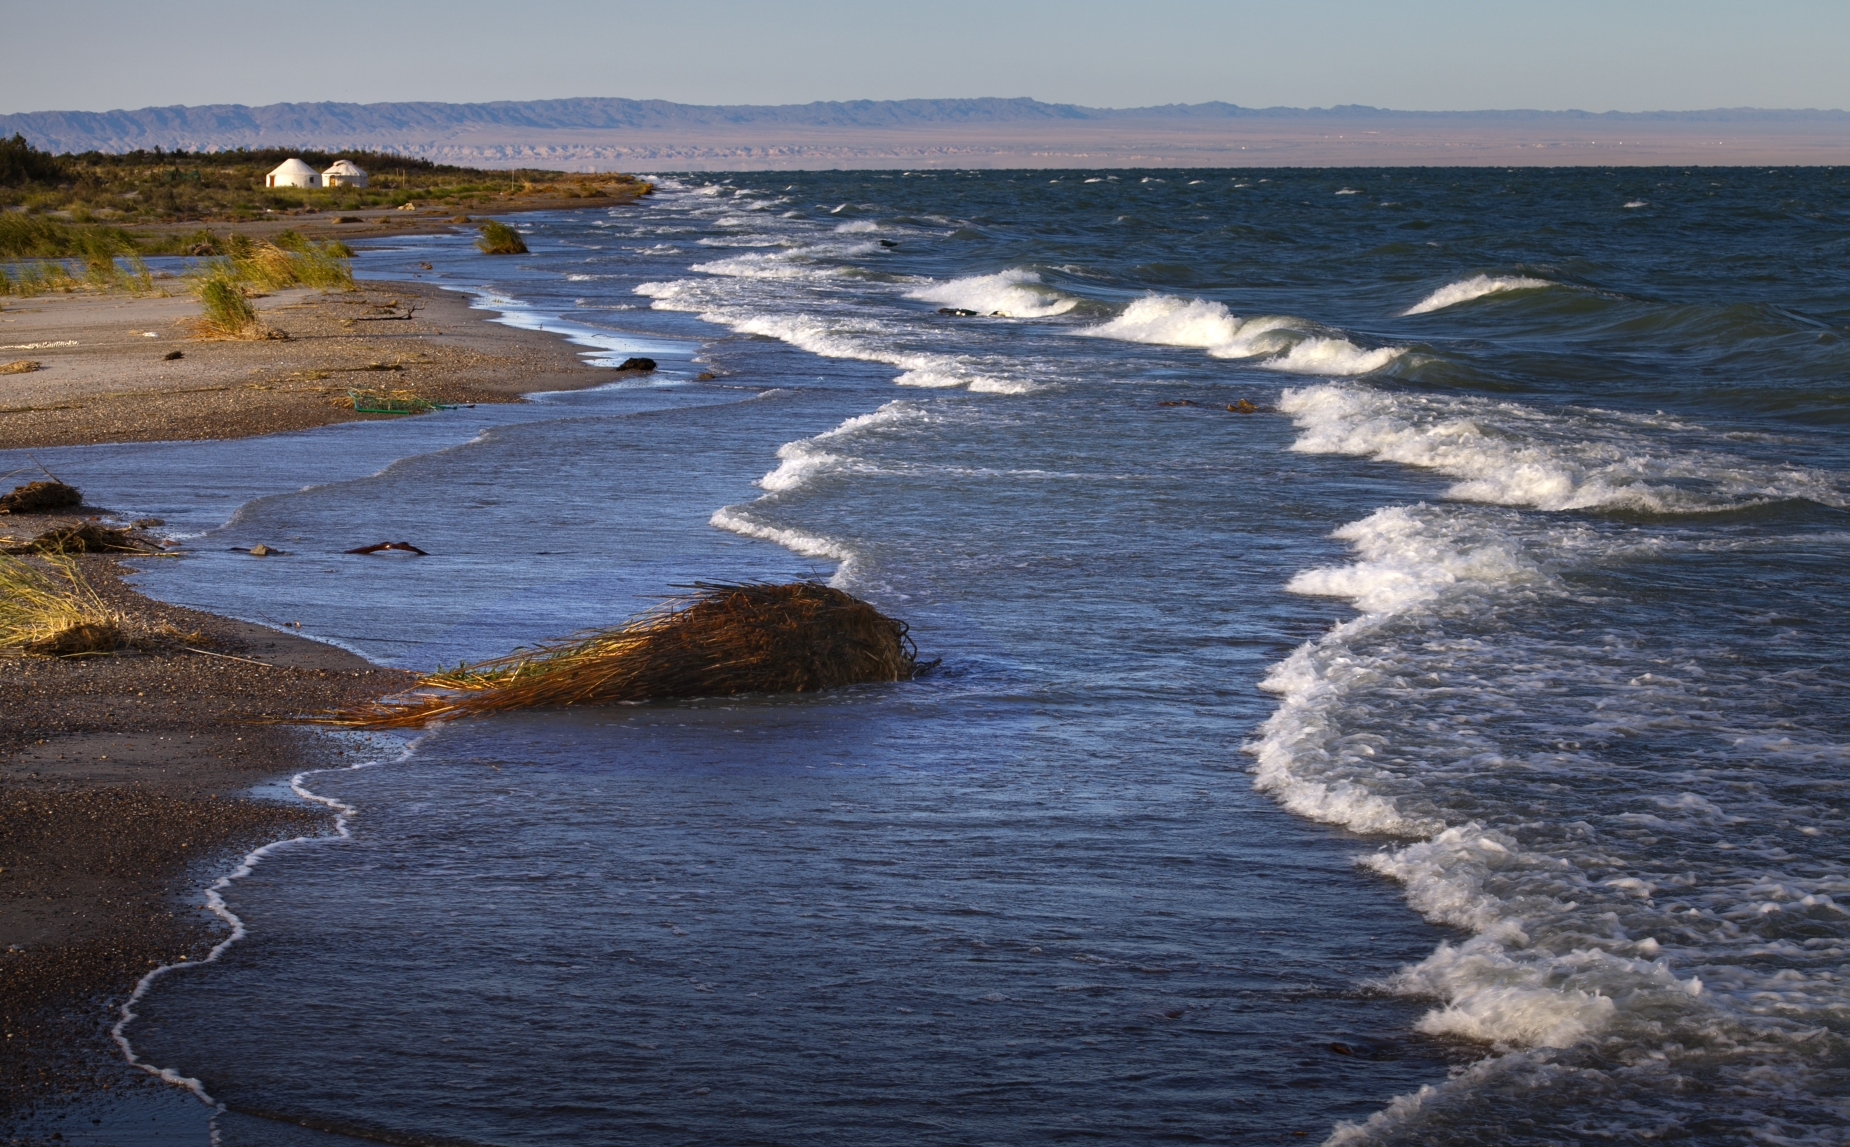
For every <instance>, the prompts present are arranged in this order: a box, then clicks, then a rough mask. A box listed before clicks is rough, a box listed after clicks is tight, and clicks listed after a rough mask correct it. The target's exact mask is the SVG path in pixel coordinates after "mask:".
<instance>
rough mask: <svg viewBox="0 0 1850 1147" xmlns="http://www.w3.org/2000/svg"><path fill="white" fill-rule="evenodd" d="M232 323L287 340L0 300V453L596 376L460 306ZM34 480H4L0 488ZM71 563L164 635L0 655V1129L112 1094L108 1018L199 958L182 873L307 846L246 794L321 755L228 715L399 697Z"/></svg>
mask: <svg viewBox="0 0 1850 1147" xmlns="http://www.w3.org/2000/svg"><path fill="white" fill-rule="evenodd" d="M176 286H177V285H176ZM255 305H256V306H257V309H258V313H259V317H260V318H261V320H262V321H263V322H264V323H265V324H267V325H269V326H271V327H273V328H276V329H278V330H281V331H283V332H286V334H287V335H288V337H287V338H286V339H272V340H263V341H212V340H205V339H199V338H195V337H192V335H191V334H190V321H191V319H192V318H193V317H194V316H196V315H197V313H198V307H197V304H196V303H195V302H194V301H193V299H192V298H191V297H190V296H186V295H184V294H180V293H176V294H174V295H172V296H169V297H124V296H117V295H101V296H99V295H84V294H78V295H52V296H41V297H38V298H33V299H27V300H7V305H6V306H5V309H4V310H0V347H3V348H4V349H0V361H18V360H21V359H24V360H27V361H31V362H36V363H38V364H40V365H39V366H38V367H37V368H35V369H32V370H29V371H24V372H21V373H10V374H4V375H0V444H3V445H5V446H7V447H12V448H19V447H33V446H62V445H77V444H86V443H107V442H133V441H156V440H169V439H184V438H231V437H245V436H253V435H261V434H269V433H275V432H278V431H285V430H299V429H304V428H307V427H312V426H317V425H322V424H326V423H331V422H337V421H344V420H352V419H363V418H380V417H391V416H389V415H367V414H356V413H355V412H354V411H352V410H351V409H345V408H342V407H340V406H336V405H334V404H332V403H331V402H330V399H333V398H337V397H339V396H341V395H343V394H345V392H346V390H347V389H348V388H349V387H368V386H370V387H385V388H391V389H408V390H414V391H416V392H417V393H418V394H419V395H421V396H424V397H427V398H431V399H434V400H437V401H442V402H457V403H479V402H514V401H519V399H520V396H521V395H522V394H523V393H527V392H532V391H539V390H561V389H572V388H578V387H585V386H592V385H596V384H598V383H601V382H605V381H608V380H609V379H611V378H612V377H615V372H612V371H609V370H598V369H593V368H591V367H587V366H585V365H584V364H583V363H582V362H581V361H580V360H579V358H578V357H577V355H576V354H575V353H573V351H572V349H571V348H570V347H569V346H567V345H566V344H565V343H564V342H563V341H562V340H560V339H558V338H555V337H553V336H551V335H545V334H540V333H536V332H531V331H525V330H519V329H516V328H512V327H508V326H505V325H501V324H497V323H492V322H489V321H487V320H486V319H485V318H484V317H483V312H478V311H471V310H470V309H469V308H468V305H467V301H466V300H465V299H464V298H463V297H461V296H458V295H456V294H453V293H449V292H444V291H440V290H437V289H435V288H432V287H429V286H427V285H423V284H418V283H409V282H395V283H366V284H362V289H360V290H356V291H352V292H343V293H323V292H319V291H309V290H292V291H285V292H280V293H278V294H275V295H272V296H269V297H265V298H260V299H257V300H255ZM174 352H178V357H171V358H170V357H168V356H169V355H171V354H173V353H174ZM38 477H41V475H38V474H36V473H33V474H16V475H11V476H9V477H8V478H7V479H5V480H4V481H0V487H4V488H5V489H11V488H12V487H13V486H15V485H17V484H19V483H22V482H25V481H28V480H31V479H34V478H38ZM92 518H93V519H97V520H99V521H100V522H102V523H103V524H105V525H118V526H126V525H128V524H129V523H128V522H126V521H119V520H117V519H116V517H115V516H114V515H113V514H112V513H111V512H110V509H109V507H107V506H92V505H89V504H86V505H85V506H83V507H81V508H80V509H78V510H77V511H75V512H74V513H69V514H63V515H40V514H16V515H3V514H0V544H4V545H16V544H19V543H21V542H24V541H28V540H30V539H31V538H34V537H36V536H38V535H39V534H41V533H43V532H44V531H46V530H49V529H53V528H56V527H59V526H63V525H69V524H73V523H74V522H77V521H81V520H85V519H92ZM146 540H148V541H149V542H153V541H154V539H152V538H147V539H146ZM79 561H80V564H81V566H82V568H83V570H84V573H85V574H86V575H87V576H88V577H89V579H90V580H91V582H92V583H93V584H94V585H95V586H96V587H97V588H98V590H99V591H100V593H101V594H102V595H103V597H104V598H105V599H106V600H107V601H108V603H109V604H110V605H111V606H112V607H113V608H115V609H117V610H118V611H120V613H121V614H122V615H123V616H124V617H125V618H126V619H127V621H128V622H129V624H130V626H131V627H132V628H135V629H138V630H141V631H144V632H148V631H154V630H156V629H162V630H163V631H164V632H166V633H169V634H181V635H184V637H183V638H179V639H171V640H166V641H163V642H160V643H157V647H156V648H155V649H153V650H152V651H129V652H124V653H121V654H117V655H113V656H108V657H93V658H77V659H56V660H54V659H44V658H20V657H10V658H0V959H4V961H5V964H4V975H3V976H0V1024H3V1025H4V1030H5V1032H6V1038H5V1040H4V1041H0V1114H5V1116H6V1118H7V1120H8V1121H9V1122H11V1121H14V1120H17V1119H21V1118H25V1117H26V1113H27V1112H29V1111H31V1110H33V1109H39V1110H41V1111H42V1110H43V1105H44V1104H46V1103H47V1102H54V1103H55V1102H57V1101H59V1100H61V1099H69V1098H73V1097H77V1098H81V1097H83V1096H85V1095H94V1094H98V1093H99V1091H103V1090H107V1089H108V1088H110V1087H111V1086H114V1087H116V1088H118V1089H119V1088H120V1087H122V1086H123V1085H124V1084H125V1083H132V1082H134V1079H133V1078H132V1077H133V1076H135V1075H136V1074H138V1073H132V1072H127V1069H126V1068H125V1067H124V1065H122V1064H121V1061H120V1059H119V1058H118V1057H117V1055H116V1052H115V1049H114V1047H113V1045H112V1044H111V1043H110V1042H109V1039H108V1036H107V1028H108V1023H109V1021H110V1019H111V1018H112V1012H111V1011H110V1004H111V1003H112V1002H115V1001H119V1000H120V999H121V998H122V997H123V996H125V995H126V993H127V992H128V991H129V990H130V989H131V988H132V986H133V985H134V983H135V981H136V980H137V979H138V978H139V977H140V975H142V974H143V973H145V972H146V971H147V970H148V969H149V968H152V967H154V966H156V965H157V964H160V963H167V962H172V961H174V960H176V959H179V958H182V957H191V958H194V959H197V958H199V957H200V956H201V955H203V953H204V952H205V950H206V949H207V948H209V947H210V945H211V944H212V943H214V942H215V941H216V940H217V939H218V938H219V935H220V933H222V928H220V927H217V926H216V923H215V921H213V920H211V919H210V918H209V917H207V916H205V915H204V914H203V913H201V912H199V911H197V907H198V904H197V896H196V890H197V888H198V887H199V886H200V885H201V884H202V883H204V880H205V877H206V874H208V873H211V872H216V871H218V870H219V869H221V868H222V867H223V862H224V861H225V860H226V859H228V858H229V857H231V856H233V855H235V854H236V853H237V852H239V851H241V850H244V849H248V848H250V847H252V846H255V845H257V844H261V843H263V842H266V841H268V840H273V839H276V838H277V837H279V836H283V835H293V834H296V833H300V832H311V833H312V832H316V831H322V830H325V828H326V817H325V816H323V815H322V814H321V813H320V812H318V811H315V810H311V809H308V808H306V807H303V806H301V805H298V804H288V803H280V802H275V801H268V800H255V799H251V798H250V797H248V796H247V795H244V794H245V793H247V791H248V790H249V789H250V788H251V786H252V785H253V784H256V783H258V782H261V781H263V780H266V779H269V778H274V777H276V776H278V775H279V774H284V775H286V774H289V773H293V772H295V771H299V770H301V769H304V768H313V767H316V766H318V765H324V764H329V763H333V762H334V761H335V760H336V759H337V756H336V754H337V752H338V750H337V749H335V748H333V747H332V744H331V742H328V741H326V740H325V739H322V738H318V737H316V736H315V735H313V734H310V733H307V732H304V731H303V730H301V729H298V728H292V727H289V726H285V725H273V724H258V723H252V722H251V721H250V719H251V718H263V717H275V716H287V715H289V714H292V713H301V712H306V711H312V710H316V709H322V708H328V707H332V706H336V705H342V704H349V703H352V702H355V701H358V700H361V699H365V698H371V697H377V696H379V695H381V694H384V693H389V692H391V691H393V690H395V689H398V688H401V687H403V685H404V684H406V683H407V682H408V681H409V680H410V679H411V678H410V675H408V674H405V673H401V672H398V671H394V670H384V669H379V668H377V667H375V666H372V665H371V664H369V663H368V662H366V661H364V660H363V659H361V658H359V657H357V656H354V655H352V654H349V653H346V652H344V651H342V650H339V649H336V648H333V647H331V646H328V645H324V644H322V643H319V642H315V641H309V640H305V639H302V638H298V637H294V636H290V635H288V634H284V633H280V632H276V631H273V630H270V629H266V628H263V627H260V626H255V625H250V624H246V623H243V622H238V621H232V620H229V619H226V618H221V617H216V616H214V615H211V614H206V613H200V612H197V611H193V610H187V609H181V608H177V607H172V606H167V605H163V604H160V603H158V602H154V601H152V600H150V599H148V598H146V597H144V596H142V595H141V594H138V593H136V592H135V591H134V590H133V589H131V588H129V587H128V586H126V585H124V584H123V582H122V580H121V579H122V575H123V574H124V573H125V572H127V571H126V570H125V568H124V567H123V566H122V565H121V564H120V563H119V562H117V561H116V560H114V559H113V558H111V557H109V556H107V555H86V556H84V557H82V558H80V559H79ZM189 894H190V896H189ZM125 1073H126V1074H125Z"/></svg>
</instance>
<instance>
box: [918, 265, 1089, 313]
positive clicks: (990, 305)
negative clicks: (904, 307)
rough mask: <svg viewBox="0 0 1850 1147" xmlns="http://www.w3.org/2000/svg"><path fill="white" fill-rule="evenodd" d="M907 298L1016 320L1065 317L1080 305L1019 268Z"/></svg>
mask: <svg viewBox="0 0 1850 1147" xmlns="http://www.w3.org/2000/svg"><path fill="white" fill-rule="evenodd" d="M906 297H907V298H909V299H919V300H922V301H924V302H928V303H942V304H943V305H945V306H947V307H961V308H963V309H964V310H970V311H976V312H977V313H979V314H984V315H988V314H994V313H996V312H1000V313H1001V314H1003V315H1005V316H1007V317H1009V318H1017V319H1038V318H1047V317H1048V316H1051V315H1063V314H1065V313H1066V312H1068V311H1070V310H1072V309H1073V308H1074V307H1076V306H1078V305H1079V300H1078V299H1075V298H1073V297H1072V296H1070V295H1063V294H1061V293H1060V292H1059V291H1056V290H1054V289H1053V288H1052V287H1049V286H1046V285H1044V284H1043V283H1042V282H1041V277H1040V275H1038V274H1036V273H1035V272H1033V271H1027V270H1022V269H1020V268H1014V269H1011V270H1007V271H998V272H996V273H995V274H993V275H972V276H969V277H967V278H962V279H949V280H946V281H945V282H942V283H931V284H928V285H926V286H922V287H915V288H913V289H912V290H910V291H907V292H906Z"/></svg>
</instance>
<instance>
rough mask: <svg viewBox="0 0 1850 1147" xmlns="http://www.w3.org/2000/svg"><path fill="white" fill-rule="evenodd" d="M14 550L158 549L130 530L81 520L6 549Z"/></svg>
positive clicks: (114, 551) (126, 551) (127, 551)
mask: <svg viewBox="0 0 1850 1147" xmlns="http://www.w3.org/2000/svg"><path fill="white" fill-rule="evenodd" d="M7 552H8V553H13V554H149V553H158V552H159V551H158V550H155V549H152V548H150V547H149V546H146V545H144V544H142V543H141V542H140V541H139V540H137V539H136V537H135V535H134V534H133V533H131V532H130V531H128V530H120V529H112V528H110V527H108V526H99V525H97V524H96V523H95V522H79V523H78V524H77V525H74V526H60V527H58V528H57V529H54V530H46V531H45V532H44V533H42V534H40V535H39V536H38V537H36V538H34V539H32V540H31V541H30V542H27V543H26V544H25V545H23V546H15V547H13V548H12V549H10V550H8V551H7Z"/></svg>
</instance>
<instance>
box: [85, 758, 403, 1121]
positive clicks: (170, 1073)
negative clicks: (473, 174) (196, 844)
mask: <svg viewBox="0 0 1850 1147" xmlns="http://www.w3.org/2000/svg"><path fill="white" fill-rule="evenodd" d="M335 735H336V736H339V734H335ZM341 739H342V740H347V741H352V742H358V743H361V744H365V743H368V742H371V741H374V738H370V737H367V736H365V735H364V734H360V735H354V734H348V735H346V736H343V737H342V738H341ZM415 743H416V742H415V741H414V742H411V743H409V744H405V745H403V746H402V747H401V749H400V751H399V753H398V754H397V759H398V760H404V759H405V758H407V757H409V756H410V755H411V753H412V751H413V746H414V745H415ZM385 763H386V760H385V759H384V758H379V759H375V760H369V761H361V762H359V763H357V764H352V765H346V766H343V767H341V768H338V769H309V770H307V771H305V772H300V773H297V774H296V775H295V776H293V777H291V778H289V788H290V790H291V791H292V792H294V793H295V794H296V796H298V797H300V798H302V799H303V800H306V801H312V802H314V803H315V804H319V805H322V806H324V807H326V808H328V809H329V810H331V811H332V812H333V813H334V834H333V835H332V836H322V835H318V836H292V837H289V838H287V839H285V840H277V841H272V842H270V843H269V844H266V845H264V846H263V847H261V848H255V849H252V850H251V851H250V852H247V853H245V854H244V857H243V858H242V859H241V860H239V862H238V865H237V867H236V868H234V869H232V870H231V871H230V872H228V873H226V874H225V875H223V876H221V877H219V878H218V879H217V880H214V881H213V882H212V883H211V884H210V885H209V886H207V888H206V889H205V893H204V895H205V900H206V908H207V909H209V910H210V911H211V912H212V914H213V915H214V916H217V917H218V918H219V919H220V920H221V921H223V922H224V923H225V924H226V925H227V926H228V927H229V928H230V929H231V932H230V934H228V935H227V936H226V937H225V938H224V939H223V940H220V941H219V942H218V943H217V944H214V945H213V946H212V950H211V951H210V952H207V953H206V958H205V959H203V960H198V961H190V960H188V961H181V962H177V963H172V964H162V965H160V966H159V967H157V968H155V969H153V970H152V971H150V972H148V973H147V974H146V975H144V976H142V977H141V979H140V980H139V981H137V982H136V984H135V989H134V991H132V992H130V993H129V997H128V999H126V1000H124V1001H123V1002H122V1003H121V1005H120V1006H119V1007H118V1008H117V1019H116V1022H115V1024H114V1025H113V1026H111V1027H110V1029H109V1036H110V1038H111V1039H112V1040H114V1041H115V1044H116V1047H117V1049H118V1050H119V1051H121V1053H122V1058H123V1059H124V1060H125V1061H127V1063H128V1064H129V1066H130V1067H135V1068H139V1069H140V1070H142V1071H145V1072H147V1073H148V1074H149V1075H152V1076H154V1077H155V1078H157V1079H159V1080H161V1081H162V1082H165V1083H171V1084H173V1085H174V1086H176V1087H180V1088H184V1089H185V1090H187V1091H189V1092H191V1093H192V1094H193V1096H194V1097H196V1098H197V1099H198V1100H199V1101H200V1102H201V1103H204V1104H206V1105H207V1106H209V1107H212V1108H214V1109H216V1110H217V1111H220V1112H222V1111H224V1110H225V1105H224V1104H223V1103H221V1102H219V1101H218V1100H216V1099H214V1098H212V1095H211V1093H209V1092H208V1091H207V1090H206V1088H205V1084H203V1083H202V1082H200V1081H199V1080H198V1079H197V1078H195V1077H193V1076H189V1075H182V1074H181V1073H180V1072H179V1071H178V1070H176V1069H174V1068H171V1067H160V1066H158V1065H155V1064H151V1063H149V1062H147V1061H146V1060H144V1059H142V1058H141V1057H140V1056H139V1055H137V1054H136V1052H135V1047H134V1045H133V1044H132V1043H130V1042H129V1038H128V1034H127V1033H128V1027H129V1025H130V1024H132V1023H134V1022H135V1020H136V1019H138V1018H140V1017H139V1014H138V1013H137V1012H136V1011H135V1005H136V1004H138V1003H140V1002H141V1000H142V998H143V997H144V996H146V995H147V994H148V992H149V991H150V990H151V989H152V988H153V987H154V985H155V984H156V983H158V982H159V981H160V980H162V979H164V978H165V977H167V976H169V975H172V974H173V973H175V972H178V971H183V970H185V969H187V968H200V967H204V966H206V965H208V964H214V963H217V962H218V959H219V957H221V956H223V955H224V954H225V953H226V952H227V951H228V950H230V948H231V946H232V945H234V944H236V943H237V942H238V941H239V940H242V939H244V937H246V936H248V935H250V930H249V929H248V928H247V927H246V926H245V924H244V920H243V918H242V917H240V916H239V915H238V914H237V913H235V912H233V911H232V910H231V907H230V905H228V904H226V903H225V897H224V893H225V892H226V891H227V890H229V889H230V888H231V886H232V885H234V884H236V883H237V882H238V881H240V880H242V879H244V878H245V877H247V876H249V875H250V874H251V873H252V872H254V871H255V870H256V868H257V866H258V865H259V864H262V863H263V862H264V861H265V860H266V859H268V858H269V857H271V856H272V855H274V854H275V853H277V852H279V851H281V850H283V849H285V848H290V847H294V846H297V845H304V844H315V843H320V842H325V841H335V840H350V839H352V837H353V832H352V830H351V829H350V828H349V827H348V821H349V819H350V818H352V817H353V816H355V815H357V814H358V810H357V809H355V808H354V807H353V806H351V805H348V804H344V803H342V802H340V801H337V800H335V799H333V798H332V797H324V796H322V795H320V794H319V793H316V792H313V791H311V790H310V789H309V788H308V778H309V777H311V776H314V775H315V774H317V773H332V772H352V771H354V770H356V769H369V768H374V767H376V766H379V765H382V764H385ZM210 1131H211V1143H212V1144H213V1145H214V1147H217V1144H218V1142H219V1133H218V1126H217V1116H216V1115H215V1116H214V1117H213V1122H212V1124H211V1128H210Z"/></svg>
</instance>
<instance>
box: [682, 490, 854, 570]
mask: <svg viewBox="0 0 1850 1147" xmlns="http://www.w3.org/2000/svg"><path fill="white" fill-rule="evenodd" d="M707 524H708V525H711V526H714V527H716V528H718V529H722V530H728V531H730V532H732V533H735V534H738V535H740V536H741V537H747V538H758V539H760V540H761V541H767V542H774V543H776V544H777V545H780V546H782V547H784V548H785V549H787V550H789V551H790V552H791V553H794V554H800V555H802V556H803V557H806V558H825V559H827V560H829V561H834V562H839V563H840V564H839V565H838V566H836V569H835V573H834V575H833V576H831V577H830V578H829V584H830V585H832V586H837V587H840V586H842V585H845V584H847V583H848V581H849V580H850V578H851V576H852V574H851V571H852V569H853V567H854V558H855V554H854V551H853V550H851V549H849V548H848V547H847V546H846V545H844V544H843V543H841V542H837V541H834V540H832V539H830V538H824V537H820V536H818V535H816V534H809V533H804V532H803V531H802V530H790V529H784V528H782V527H779V526H772V525H767V524H765V523H763V522H758V521H754V520H753V519H752V518H751V517H750V516H749V515H748V514H747V513H746V511H745V508H744V507H742V506H722V507H720V508H719V509H717V510H715V511H713V516H712V517H710V518H708V519H707Z"/></svg>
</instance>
